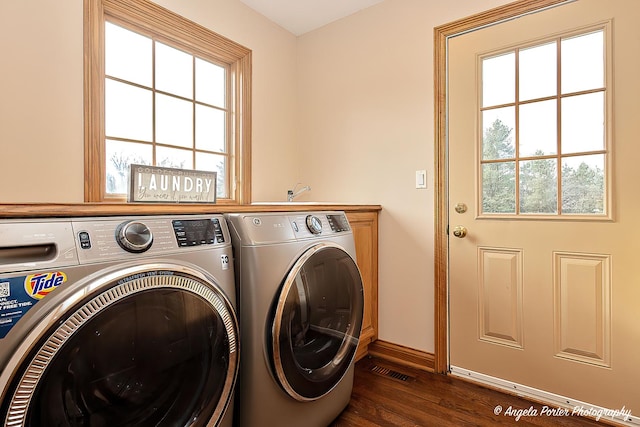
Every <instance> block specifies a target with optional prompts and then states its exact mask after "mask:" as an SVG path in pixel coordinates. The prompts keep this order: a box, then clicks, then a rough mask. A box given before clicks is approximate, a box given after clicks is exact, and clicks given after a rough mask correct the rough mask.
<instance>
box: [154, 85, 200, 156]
mask: <svg viewBox="0 0 640 427" xmlns="http://www.w3.org/2000/svg"><path fill="white" fill-rule="evenodd" d="M156 142H158V143H161V144H169V145H177V146H180V147H193V103H191V102H189V101H185V100H182V99H178V98H174V97H173V96H167V95H162V94H160V93H158V94H156Z"/></svg>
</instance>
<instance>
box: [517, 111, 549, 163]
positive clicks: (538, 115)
mask: <svg viewBox="0 0 640 427" xmlns="http://www.w3.org/2000/svg"><path fill="white" fill-rule="evenodd" d="M556 106H557V102H556V100H550V101H542V102H532V103H531V104H522V105H520V134H519V138H520V139H519V141H520V156H523V157H524V156H542V155H545V154H556V153H557V152H558V127H557V121H558V120H557V114H558V113H557V109H556Z"/></svg>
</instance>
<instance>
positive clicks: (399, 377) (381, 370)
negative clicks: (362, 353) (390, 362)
mask: <svg viewBox="0 0 640 427" xmlns="http://www.w3.org/2000/svg"><path fill="white" fill-rule="evenodd" d="M371 371H373V372H375V373H376V374H380V375H384V376H385V377H391V378H395V379H397V380H400V381H407V380H409V378H411V377H410V376H409V375H405V374H402V373H400V372H398V371H392V370H391V369H387V368H383V367H381V366H378V365H374V366H373V367H372V368H371Z"/></svg>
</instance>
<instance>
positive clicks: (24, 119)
mask: <svg viewBox="0 0 640 427" xmlns="http://www.w3.org/2000/svg"><path fill="white" fill-rule="evenodd" d="M82 3H83V2H82V1H81V0H74V1H61V2H52V1H49V0H24V1H0V52H2V61H1V63H2V69H1V71H0V202H5V203H6V202H9V203H11V202H82V200H83V198H84V188H83V185H84V157H83V147H84V145H83V144H84V142H83V138H84V134H83V126H84V123H83V42H82V37H83V36H82V27H83V17H82V13H83V12H82V9H83V7H82ZM156 3H158V4H160V5H162V6H164V7H167V8H168V9H171V10H174V11H176V12H177V13H180V14H182V15H183V16H185V17H187V18H189V19H191V20H193V21H196V22H198V23H199V24H202V25H204V26H206V27H208V28H210V29H212V30H213V31H215V32H217V33H219V34H222V35H223V36H226V37H228V38H230V39H233V40H235V41H237V42H238V43H240V44H243V45H244V46H246V47H248V48H250V49H252V51H253V176H254V179H253V182H252V185H253V191H254V194H255V195H256V197H257V198H258V199H260V200H269V199H271V200H274V199H276V198H279V199H280V200H284V199H285V197H286V189H287V187H289V186H291V184H292V182H295V179H296V178H297V177H296V168H295V165H296V161H295V151H294V150H292V148H291V147H293V146H294V145H295V141H294V138H295V126H294V125H295V122H294V121H293V120H292V117H293V115H294V109H295V99H296V98H295V95H296V94H295V90H296V87H295V83H294V82H295V79H296V65H295V61H296V43H297V40H296V37H295V36H294V35H292V34H290V33H289V32H287V31H285V30H283V29H282V28H280V27H279V26H277V25H276V24H274V23H272V22H271V21H269V20H267V19H266V18H264V17H263V16H261V15H259V14H257V13H256V12H254V11H253V10H252V9H249V8H248V7H246V6H245V5H244V4H242V3H241V2H239V1H238V0H187V1H185V0H159V1H157V2H156Z"/></svg>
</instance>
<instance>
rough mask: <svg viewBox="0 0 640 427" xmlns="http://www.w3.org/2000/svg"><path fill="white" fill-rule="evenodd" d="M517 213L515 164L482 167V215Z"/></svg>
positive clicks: (507, 163) (491, 164) (505, 163)
mask: <svg viewBox="0 0 640 427" xmlns="http://www.w3.org/2000/svg"><path fill="white" fill-rule="evenodd" d="M515 212H516V165H515V163H514V162H503V163H488V164H483V165H482V213H515Z"/></svg>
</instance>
